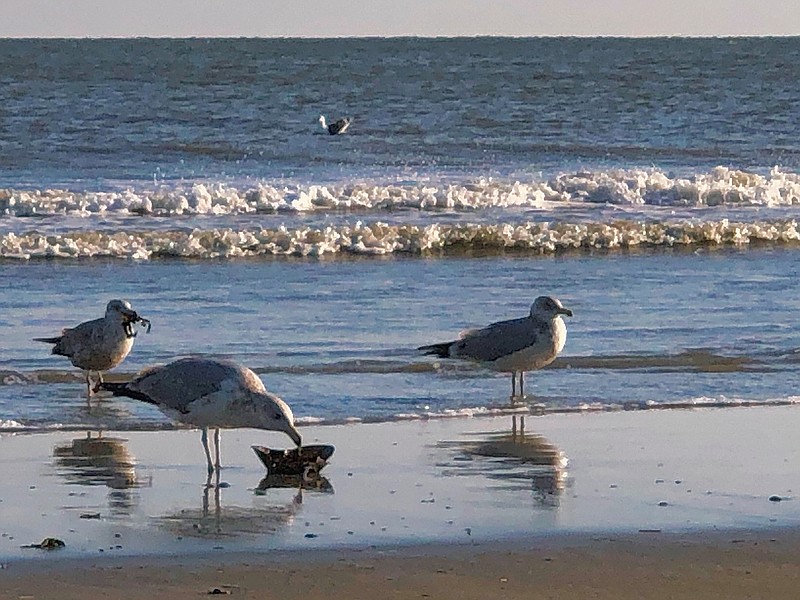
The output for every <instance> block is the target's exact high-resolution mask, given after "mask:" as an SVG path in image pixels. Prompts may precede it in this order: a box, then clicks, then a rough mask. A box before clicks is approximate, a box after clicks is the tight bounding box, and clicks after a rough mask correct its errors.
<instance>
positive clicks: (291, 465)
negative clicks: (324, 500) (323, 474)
mask: <svg viewBox="0 0 800 600" xmlns="http://www.w3.org/2000/svg"><path fill="white" fill-rule="evenodd" d="M333 451H334V447H333V446H328V445H325V444H317V445H313V446H302V447H301V448H299V449H298V448H290V449H288V450H275V449H271V448H265V447H264V446H253V452H255V453H256V456H258V459H259V460H260V461H261V462H262V463H264V466H265V467H267V471H269V474H270V475H304V474H307V473H308V471H309V470H312V471H316V472H319V471H320V470H321V469H322V467H324V466H325V465H326V464H328V459H329V458H330V457H331V456H333Z"/></svg>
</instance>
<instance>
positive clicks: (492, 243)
mask: <svg viewBox="0 0 800 600" xmlns="http://www.w3.org/2000/svg"><path fill="white" fill-rule="evenodd" d="M798 243H800V230H798V223H797V221H796V220H795V219H770V220H764V221H757V222H744V221H730V220H728V219H721V220H716V221H693V220H692V221H690V220H676V221H671V220H667V221H663V222H647V221H640V220H616V221H613V222H609V223H581V222H553V223H550V222H544V223H534V222H527V223H521V224H488V225H487V224H470V223H466V224H441V223H434V224H430V225H390V224H387V223H382V222H375V223H365V222H361V221H358V222H356V223H355V224H352V225H349V224H344V225H337V226H327V227H319V228H315V227H296V228H287V227H285V226H280V227H277V228H274V229H268V228H259V229H245V230H241V231H237V230H234V229H231V228H219V229H208V230H204V229H193V230H189V231H184V230H177V231H176V230H171V231H138V232H136V231H112V232H104V231H92V232H84V231H76V232H70V233H63V234H44V233H38V232H27V233H20V234H15V233H13V232H9V233H5V234H2V235H0V258H5V259H22V260H29V259H37V258H63V259H76V258H123V259H134V260H150V259H157V258H184V259H220V258H225V259H230V258H247V257H270V256H297V257H322V256H326V255H328V256H335V255H360V256H370V255H373V256H376V255H392V254H403V255H436V254H469V253H474V252H481V253H504V252H515V253H527V254H532V255H537V254H555V253H561V252H569V251H580V250H617V249H635V248H642V249H647V248H673V247H686V248H691V247H696V246H746V245H748V244H768V245H781V246H782V245H797V244H798Z"/></svg>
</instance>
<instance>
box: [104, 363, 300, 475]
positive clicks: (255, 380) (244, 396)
mask: <svg viewBox="0 0 800 600" xmlns="http://www.w3.org/2000/svg"><path fill="white" fill-rule="evenodd" d="M101 389H102V390H106V391H109V392H111V393H112V394H114V395H115V396H127V397H128V398H134V399H136V400H142V401H143V402H147V403H149V404H155V405H156V406H157V407H158V408H159V409H160V410H161V412H163V413H164V414H165V415H167V416H168V417H170V418H171V419H173V420H175V421H179V422H181V423H186V424H188V425H195V426H197V427H200V428H202V430H203V433H202V437H201V440H202V442H203V449H204V450H205V453H206V461H207V463H208V474H209V475H211V474H212V473H213V472H214V470H217V471H219V469H220V458H219V430H220V428H221V427H254V428H256V429H267V430H270V431H282V432H284V433H285V434H287V435H288V436H289V437H290V438H292V441H293V442H294V443H295V444H297V446H298V447H300V446H301V445H302V440H301V438H300V433H298V431H297V429H296V428H295V426H294V415H292V409H290V408H289V406H288V405H287V404H286V403H285V402H284V401H283V400H281V399H280V398H278V396H276V395H275V394H272V393H270V392H268V391H267V389H266V388H265V387H264V384H263V383H262V381H261V379H259V377H258V375H256V374H255V373H254V372H253V371H251V370H250V369H248V368H247V367H244V366H242V365H239V364H237V363H235V362H232V361H229V360H217V359H214V358H206V357H194V358H183V359H180V360H176V361H174V362H171V363H169V364H166V365H163V366H159V367H152V368H150V369H146V370H144V371H142V372H141V373H140V374H139V375H137V376H136V377H135V378H134V379H133V380H132V381H129V382H127V383H109V382H100V383H99V384H98V385H97V387H96V388H95V391H97V390H101ZM210 427H213V428H214V445H215V455H216V456H215V457H216V461H215V462H214V463H212V462H211V451H210V450H209V447H208V429H209V428H210Z"/></svg>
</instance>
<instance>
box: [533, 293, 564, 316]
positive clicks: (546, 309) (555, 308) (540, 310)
mask: <svg viewBox="0 0 800 600" xmlns="http://www.w3.org/2000/svg"><path fill="white" fill-rule="evenodd" d="M560 315H566V316H567V317H571V316H572V311H571V310H570V309H568V308H564V305H563V304H561V301H560V300H559V299H558V298H553V297H551V296H539V297H538V298H537V299H536V300H534V302H533V304H532V305H531V316H532V317H537V318H539V319H545V320H550V319H555V318H556V317H558V316H560Z"/></svg>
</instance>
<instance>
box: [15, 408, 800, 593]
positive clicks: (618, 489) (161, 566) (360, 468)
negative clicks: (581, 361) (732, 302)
mask: <svg viewBox="0 0 800 600" xmlns="http://www.w3.org/2000/svg"><path fill="white" fill-rule="evenodd" d="M798 420H800V413H798V412H797V410H796V409H795V408H794V407H777V408H737V409H700V410H692V411H689V410H673V411H647V412H640V411H633V412H617V413H586V414H579V415H575V414H572V415H546V416H532V415H528V416H526V418H525V433H524V435H523V434H521V433H520V431H519V420H518V421H517V432H516V435H514V434H512V429H511V417H510V416H504V417H491V418H488V417H487V418H472V419H465V418H459V419H451V420H447V419H444V420H439V421H429V422H405V423H386V424H372V425H364V424H360V425H346V426H336V427H306V428H304V430H303V434H304V441H305V442H306V443H314V442H319V443H329V444H333V445H335V446H336V453H335V454H334V456H333V459H332V461H331V463H330V464H329V465H328V466H327V467H326V468H325V469H324V470H323V471H322V474H323V475H324V477H325V479H324V480H320V481H314V482H310V483H309V484H307V485H306V489H300V486H299V484H298V483H297V482H277V484H278V485H287V486H288V487H270V484H275V483H276V482H271V481H265V480H264V469H263V467H262V466H261V465H260V463H259V462H258V461H257V459H256V457H255V455H254V454H253V453H252V451H251V450H250V445H251V444H263V445H273V446H285V441H284V440H283V439H282V438H281V436H280V435H278V434H271V433H263V432H257V431H252V430H243V431H226V432H224V433H223V438H222V450H223V455H222V457H223V464H227V465H230V466H229V467H228V468H226V469H224V470H223V473H222V480H221V484H222V485H220V486H219V487H213V488H210V489H209V488H206V487H205V485H204V484H205V480H206V476H205V466H204V457H203V454H202V451H201V448H200V442H199V434H198V433H197V432H195V431H176V432H172V431H170V432H165V431H160V432H105V433H104V434H103V436H102V437H101V438H99V439H98V438H97V437H96V434H87V433H85V432H58V433H48V434H34V435H30V434H25V435H13V436H11V435H6V436H3V437H2V438H0V477H2V480H3V481H4V482H6V483H5V484H4V486H3V487H2V490H0V511H2V521H1V522H0V561H2V565H3V569H2V570H0V597H2V598H6V597H8V598H19V597H22V596H32V597H54V596H55V595H58V597H60V598H65V597H91V594H93V593H96V594H97V595H101V594H102V593H105V591H109V590H110V592H109V593H111V594H112V595H113V596H116V597H130V598H138V597H145V596H147V597H150V598H153V597H175V595H176V594H179V593H180V592H184V593H185V595H189V594H191V595H195V594H205V593H207V592H208V591H209V590H211V589H213V588H214V587H219V588H220V590H221V591H231V592H233V593H235V594H245V595H248V596H250V597H256V596H258V597H264V595H265V591H266V597H278V596H283V595H284V594H290V593H291V594H297V593H298V592H302V594H303V596H304V597H307V598H316V597H319V598H322V597H351V598H358V597H381V596H385V597H399V598H405V597H408V598H410V597H415V598H418V597H424V596H425V595H428V596H430V597H433V598H447V597H463V598H471V597H475V598H487V597H504V598H514V597H552V598H559V597H564V598H568V597H580V596H581V595H583V596H587V595H589V596H591V597H601V598H603V597H609V598H611V597H615V598H624V597H653V598H659V597H680V596H681V594H683V595H684V597H726V598H731V597H746V593H751V595H753V596H754V597H757V596H766V595H767V594H768V593H769V594H770V595H772V596H773V597H775V596H777V597H788V596H785V594H784V592H785V591H786V590H788V589H789V588H786V587H782V586H784V585H789V583H791V585H792V586H793V587H792V589H795V588H796V581H797V578H798V577H800V561H797V560H796V559H795V556H797V550H798V549H799V548H800V544H798V540H799V539H800V535H798V533H797V531H800V528H798V524H800V505H798V503H797V502H796V501H795V500H794V498H793V492H792V488H793V487H795V488H796V485H797V484H796V481H797V473H798V471H799V470H800V469H799V468H798V466H799V465H798V462H799V461H800V456H798V452H799V451H798V449H797V448H796V444H795V443H794V440H796V435H795V432H796V431H797V428H798V427H797V426H798ZM771 497H772V500H771V499H770V498H771ZM777 498H780V499H781V500H780V501H777ZM46 537H56V538H59V539H61V540H63V541H64V542H65V544H66V546H65V547H64V548H63V549H60V550H53V551H45V550H39V549H32V548H21V547H20V546H21V545H24V544H31V543H36V542H40V541H42V540H43V539H44V538H46ZM42 573H47V577H44V578H43V577H42ZM134 581H135V582H136V583H135V585H134V584H133V583H132V582H134ZM55 582H57V587H53V586H54V583H55ZM126 582H127V583H126ZM48 586H50V587H48ZM220 586H231V587H228V588H223V587H220ZM589 592H591V593H589ZM170 594H172V596H170ZM534 594H539V595H538V596H537V595H534ZM715 594H716V595H715ZM737 594H738V595H737Z"/></svg>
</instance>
